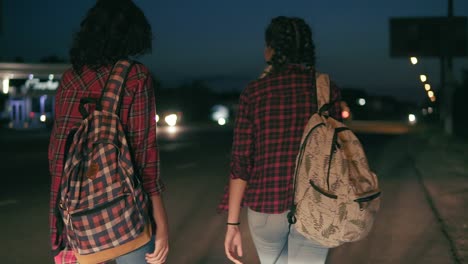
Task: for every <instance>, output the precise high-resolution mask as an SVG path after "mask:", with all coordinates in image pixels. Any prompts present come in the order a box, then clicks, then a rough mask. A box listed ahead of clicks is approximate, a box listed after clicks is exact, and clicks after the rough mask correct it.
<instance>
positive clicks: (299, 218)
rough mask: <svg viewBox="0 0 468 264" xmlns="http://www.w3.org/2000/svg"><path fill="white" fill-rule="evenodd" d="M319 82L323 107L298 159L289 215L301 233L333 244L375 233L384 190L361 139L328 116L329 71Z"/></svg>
mask: <svg viewBox="0 0 468 264" xmlns="http://www.w3.org/2000/svg"><path fill="white" fill-rule="evenodd" d="M316 83H317V99H318V105H319V108H318V109H320V110H319V111H318V113H315V114H314V115H312V117H311V118H310V119H309V121H308V123H307V125H306V128H305V130H304V133H303V137H302V141H301V147H300V150H299V154H298V156H297V159H296V170H295V178H294V192H295V193H294V194H295V195H294V197H295V198H294V199H295V201H294V206H293V207H292V210H291V212H290V213H289V215H288V218H289V222H290V223H291V224H296V230H297V231H298V232H299V233H301V234H302V235H304V236H305V237H307V238H308V239H311V240H314V241H316V242H318V243H320V244H321V245H322V246H324V247H329V248H331V247H336V246H339V245H341V244H343V243H345V242H353V241H357V240H360V239H362V238H364V237H365V236H366V235H367V234H368V233H369V232H370V230H371V228H372V225H373V222H374V218H375V216H376V213H377V211H378V210H379V207H380V190H379V186H378V182H377V177H376V175H375V174H374V173H373V172H372V171H371V170H370V169H369V165H368V162H367V158H366V156H365V153H364V150H363V148H362V145H361V143H360V142H359V140H358V138H357V137H356V136H355V135H354V134H353V132H352V131H351V130H350V129H349V128H347V127H346V125H344V124H343V123H341V122H339V121H337V120H335V119H333V118H331V117H329V116H328V113H327V111H326V110H327V107H328V106H329V105H330V104H329V94H330V80H329V77H328V75H326V74H317V78H316Z"/></svg>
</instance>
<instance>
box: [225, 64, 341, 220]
mask: <svg viewBox="0 0 468 264" xmlns="http://www.w3.org/2000/svg"><path fill="white" fill-rule="evenodd" d="M313 76H314V73H312V72H311V71H310V70H307V69H306V68H305V67H303V66H300V65H288V67H287V68H286V69H285V70H283V71H281V72H277V73H271V74H270V75H268V76H267V77H265V78H263V79H259V80H256V81H253V82H251V83H250V84H249V85H248V86H247V88H246V89H245V90H244V91H243V92H242V94H241V96H240V100H239V109H238V113H237V118H236V124H235V128H234V142H233V145H232V155H231V172H230V178H231V179H242V180H245V181H247V182H248V185H247V189H246V192H245V194H244V199H243V205H244V206H248V207H250V208H251V209H252V210H254V211H257V212H262V213H272V214H277V213H282V212H285V211H286V210H288V209H289V208H290V206H291V204H292V202H293V191H292V181H293V177H294V169H295V161H296V155H297V154H298V151H299V145H300V141H301V137H302V133H303V132H304V128H305V125H306V124H307V121H308V120H309V118H310V117H311V115H312V114H313V113H315V112H317V94H316V88H315V82H314V81H315V78H313ZM330 97H331V101H332V102H335V103H334V105H333V107H332V108H331V109H330V111H329V114H330V116H332V117H334V118H336V119H338V120H341V108H340V102H339V101H340V91H339V90H338V88H337V87H336V86H335V85H334V84H333V83H332V84H331V96H330ZM228 195H229V194H228V193H227V192H226V194H225V195H224V198H223V201H222V202H221V204H220V205H219V208H218V209H219V210H227V209H228Z"/></svg>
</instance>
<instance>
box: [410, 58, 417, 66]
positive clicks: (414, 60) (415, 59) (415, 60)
mask: <svg viewBox="0 0 468 264" xmlns="http://www.w3.org/2000/svg"><path fill="white" fill-rule="evenodd" d="M410 61H411V64H413V65H416V64H418V58H416V57H411V58H410Z"/></svg>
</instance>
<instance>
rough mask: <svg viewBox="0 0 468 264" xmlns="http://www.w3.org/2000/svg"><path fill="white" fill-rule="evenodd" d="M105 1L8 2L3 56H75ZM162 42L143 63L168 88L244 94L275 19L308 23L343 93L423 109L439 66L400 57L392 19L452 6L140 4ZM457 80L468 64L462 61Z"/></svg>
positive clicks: (362, 1)
mask: <svg viewBox="0 0 468 264" xmlns="http://www.w3.org/2000/svg"><path fill="white" fill-rule="evenodd" d="M94 1H95V0H79V1H58V0H41V1H37V0H3V5H4V6H3V13H4V14H3V15H4V18H3V22H4V27H3V35H1V36H0V43H1V44H0V48H1V54H0V56H1V57H3V58H7V59H12V58H14V57H16V56H21V57H23V58H24V59H25V60H26V61H32V62H34V61H38V60H39V59H40V58H41V57H44V56H48V55H58V56H60V57H67V56H68V49H69V46H70V43H71V39H72V35H73V33H74V32H75V31H76V30H77V29H78V26H79V23H80V21H81V20H82V18H83V17H84V15H85V13H86V11H87V10H88V9H89V8H90V7H91V6H92V5H93V3H94ZM135 2H136V3H137V4H138V5H139V6H140V7H141V8H142V9H143V11H144V12H145V14H146V16H147V18H148V19H149V20H150V23H151V25H152V27H153V33H154V36H155V39H154V43H153V53H152V54H151V55H148V56H145V57H142V58H141V59H140V60H141V61H143V62H144V63H146V64H147V65H148V66H149V67H150V68H151V70H152V71H153V72H154V73H155V75H156V76H157V77H158V78H159V79H161V80H162V83H163V85H165V86H171V85H172V86H173V85H177V84H179V83H180V82H183V81H186V80H189V79H192V78H197V79H206V80H209V81H210V83H211V84H212V85H213V86H216V87H215V88H217V89H226V90H228V89H242V88H243V87H244V86H245V85H246V84H247V82H248V81H249V80H251V79H252V78H255V77H257V76H258V74H259V73H260V72H261V71H262V69H263V67H264V60H263V47H264V39H263V37H264V30H265V28H266V26H267V24H268V23H269V21H270V20H271V18H272V17H275V16H278V15H286V16H298V17H302V18H304V19H305V20H306V21H307V22H308V23H309V25H311V27H312V30H313V34H314V41H315V44H316V51H317V66H318V69H319V71H322V72H327V73H329V74H331V76H332V78H333V79H334V80H335V81H336V83H337V84H338V85H339V86H340V87H343V88H349V87H354V88H361V89H365V90H366V91H368V92H369V93H372V94H387V95H394V96H396V97H398V98H402V99H408V100H413V101H421V100H422V99H423V98H424V97H425V96H426V95H425V93H424V89H423V86H422V85H421V84H420V82H419V81H418V80H419V77H418V76H419V73H423V72H425V73H427V74H428V76H429V82H430V83H432V84H433V86H437V85H438V84H439V60H438V59H424V58H422V59H420V64H418V65H417V66H416V67H415V66H412V65H411V64H410V63H409V60H407V59H401V58H398V59H395V58H390V55H389V18H390V17H407V16H444V15H447V1H446V0H411V1H408V0H392V1H386V0H385V1H384V0H379V1H370V0H353V1H350V0H329V1H311V0H304V1H284V0H283V1H280V0H270V1H253V0H250V1H247V0H237V1H219V0H216V1H215V0H200V1H189V0H187V1H177V0H171V1H154V0H137V1H135ZM454 6H455V12H454V14H455V15H456V16H468V1H466V0H454ZM454 63H455V74H456V77H457V79H460V72H461V69H463V68H465V69H468V59H467V58H464V59H456V60H455V62H454Z"/></svg>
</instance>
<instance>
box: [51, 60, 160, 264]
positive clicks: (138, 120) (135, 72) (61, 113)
mask: <svg viewBox="0 0 468 264" xmlns="http://www.w3.org/2000/svg"><path fill="white" fill-rule="evenodd" d="M110 70H111V67H102V68H101V69H99V70H98V71H92V70H90V69H89V68H86V67H85V68H84V69H83V72H82V73H81V74H80V75H77V74H76V73H75V72H74V71H73V70H72V69H70V70H68V71H66V72H65V73H64V74H63V77H62V80H61V82H60V86H59V87H58V90H57V94H56V97H55V100H56V101H55V123H54V127H53V130H52V134H51V137H50V143H49V152H48V156H49V170H50V174H51V177H52V184H51V196H50V210H49V213H50V214H49V215H50V221H49V224H50V230H51V233H50V238H51V243H52V250H53V251H54V255H55V254H58V252H59V250H61V249H63V247H64V246H66V243H64V241H66V236H65V234H64V232H63V231H64V230H61V231H62V232H61V233H62V234H63V235H62V236H61V237H59V240H58V241H55V239H56V234H57V230H56V221H57V220H59V221H62V220H61V219H57V218H56V217H55V214H54V210H55V208H56V199H57V193H58V190H59V186H60V179H61V174H62V171H63V162H64V161H63V159H64V152H65V144H66V140H67V136H68V134H69V132H70V130H72V128H76V127H77V126H78V124H79V122H80V121H81V120H82V116H81V114H80V112H79V110H78V109H79V105H80V99H81V98H86V97H91V98H96V99H98V98H100V97H101V92H102V89H103V87H104V85H105V83H106V81H107V79H108V77H109V74H110ZM90 108H91V109H88V110H89V112H90V111H93V110H94V105H91V106H90ZM155 117H156V105H155V97H154V89H153V81H152V78H151V74H150V73H149V70H148V69H147V68H146V67H145V66H143V65H142V64H138V63H136V64H134V65H133V66H132V69H131V70H130V72H129V75H128V78H127V81H126V82H125V86H124V96H123V98H121V110H120V118H121V121H122V124H123V126H124V128H125V130H126V135H127V140H128V143H129V146H130V147H131V149H132V154H133V160H134V167H135V171H136V172H137V173H138V175H139V176H140V177H141V180H142V182H143V188H144V190H145V192H146V193H147V194H148V195H150V196H151V195H153V194H159V193H161V192H162V191H163V190H164V184H163V183H162V181H161V180H160V177H159V154H158V148H157V142H156V120H155ZM63 257H65V259H66V260H67V261H69V262H70V263H73V261H74V260H73V258H74V256H73V254H63V255H62V256H60V257H59V259H61V258H63ZM70 258H71V259H70Z"/></svg>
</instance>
